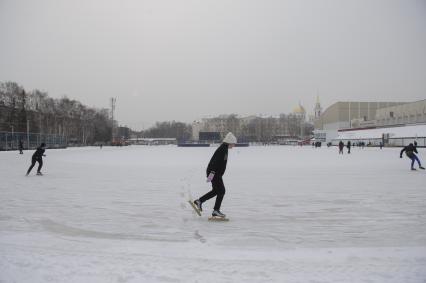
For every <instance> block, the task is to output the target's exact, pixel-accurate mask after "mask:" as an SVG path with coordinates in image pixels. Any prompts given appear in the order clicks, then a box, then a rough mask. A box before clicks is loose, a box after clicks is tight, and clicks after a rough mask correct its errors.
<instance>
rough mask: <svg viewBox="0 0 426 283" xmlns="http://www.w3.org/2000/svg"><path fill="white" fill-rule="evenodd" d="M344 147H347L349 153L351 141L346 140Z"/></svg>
mask: <svg viewBox="0 0 426 283" xmlns="http://www.w3.org/2000/svg"><path fill="white" fill-rule="evenodd" d="M346 147H347V148H348V153H349V154H350V153H351V141H348V143H347V144H346Z"/></svg>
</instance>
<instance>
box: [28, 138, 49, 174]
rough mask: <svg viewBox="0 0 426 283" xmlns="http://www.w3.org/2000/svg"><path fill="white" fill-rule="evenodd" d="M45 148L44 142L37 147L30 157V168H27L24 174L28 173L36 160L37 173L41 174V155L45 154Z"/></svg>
mask: <svg viewBox="0 0 426 283" xmlns="http://www.w3.org/2000/svg"><path fill="white" fill-rule="evenodd" d="M45 150H46V144H45V143H42V144H41V145H40V146H39V147H37V150H36V151H35V152H34V154H33V157H32V158H31V166H30V168H28V171H27V174H26V176H28V175H29V174H30V172H31V170H32V169H33V167H34V165H35V164H36V162H38V168H37V175H43V174H42V173H41V171H40V170H41V167H43V156H46V155H44V151H45Z"/></svg>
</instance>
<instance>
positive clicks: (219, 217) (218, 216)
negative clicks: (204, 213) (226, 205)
mask: <svg viewBox="0 0 426 283" xmlns="http://www.w3.org/2000/svg"><path fill="white" fill-rule="evenodd" d="M209 221H229V218H226V215H225V214H223V213H222V212H220V211H219V210H213V213H212V217H209Z"/></svg>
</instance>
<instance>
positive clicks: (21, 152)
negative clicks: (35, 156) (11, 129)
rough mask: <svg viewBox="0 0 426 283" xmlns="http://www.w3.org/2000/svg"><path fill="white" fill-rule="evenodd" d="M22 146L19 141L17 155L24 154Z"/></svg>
mask: <svg viewBox="0 0 426 283" xmlns="http://www.w3.org/2000/svg"><path fill="white" fill-rule="evenodd" d="M23 150H24V144H23V143H22V140H19V154H24V152H23Z"/></svg>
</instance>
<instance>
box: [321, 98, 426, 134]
mask: <svg viewBox="0 0 426 283" xmlns="http://www.w3.org/2000/svg"><path fill="white" fill-rule="evenodd" d="M419 123H426V100H421V101H416V102H410V103H409V102H336V103H334V104H333V105H331V106H330V107H328V108H327V109H326V110H325V111H324V112H323V113H322V114H321V115H320V117H319V119H316V120H315V121H314V126H315V130H314V135H315V138H316V139H318V140H319V141H324V142H325V141H327V142H329V141H332V140H333V139H335V138H337V137H338V132H341V131H350V130H362V129H373V128H379V127H386V126H398V125H399V126H401V125H407V124H419Z"/></svg>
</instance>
